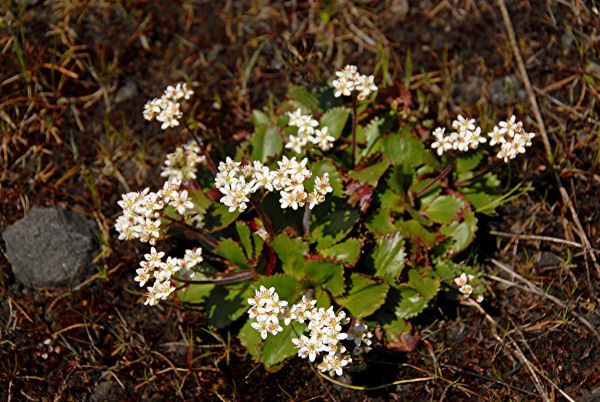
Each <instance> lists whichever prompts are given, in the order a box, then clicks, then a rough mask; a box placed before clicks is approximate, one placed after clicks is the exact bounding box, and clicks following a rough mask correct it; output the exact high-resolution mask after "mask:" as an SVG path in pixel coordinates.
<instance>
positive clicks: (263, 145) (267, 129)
mask: <svg viewBox="0 0 600 402" xmlns="http://www.w3.org/2000/svg"><path fill="white" fill-rule="evenodd" d="M250 144H251V145H252V152H251V153H250V158H252V160H255V161H256V160H258V161H260V162H262V163H264V162H266V161H267V159H268V158H269V157H270V156H272V155H276V154H279V153H280V152H281V149H282V146H283V144H282V141H281V135H280V134H279V131H277V127H274V126H271V125H262V126H259V127H257V128H256V131H255V132H254V134H252V138H250Z"/></svg>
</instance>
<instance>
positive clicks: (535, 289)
mask: <svg viewBox="0 0 600 402" xmlns="http://www.w3.org/2000/svg"><path fill="white" fill-rule="evenodd" d="M492 264H494V265H495V266H496V267H498V268H500V269H501V270H503V271H504V272H506V273H508V274H509V275H511V276H514V277H515V278H517V279H518V280H520V281H521V282H523V283H524V284H525V285H526V286H519V285H518V284H515V283H512V282H508V281H505V280H504V283H507V284H510V285H513V286H518V287H519V288H521V289H524V290H529V291H531V292H532V293H535V294H536V295H538V296H541V297H543V298H546V299H548V300H550V301H552V302H553V303H555V304H556V305H558V306H559V307H560V308H563V309H568V308H569V306H568V305H567V303H565V302H563V301H561V300H560V299H558V298H556V297H554V296H552V295H551V294H548V293H546V292H544V291H543V290H542V289H540V288H539V287H537V286H536V285H534V284H533V283H532V282H531V281H529V280H527V279H526V278H524V277H523V276H521V275H519V274H518V273H517V272H515V271H514V270H512V269H510V268H509V267H507V266H506V265H504V264H502V263H501V262H500V261H498V260H495V259H492ZM490 278H491V279H494V280H499V279H500V280H501V281H502V278H497V277H495V276H493V275H490ZM571 314H573V315H574V316H575V317H576V318H577V319H578V320H579V321H580V322H581V323H582V324H583V325H585V326H586V327H587V328H588V329H589V330H590V331H591V332H592V334H594V336H595V337H596V338H597V339H598V340H599V341H600V333H599V332H598V330H597V329H596V328H594V326H593V325H592V324H591V323H590V322H589V321H588V320H586V319H585V318H584V317H583V316H581V315H580V314H578V313H577V312H575V311H573V310H571Z"/></svg>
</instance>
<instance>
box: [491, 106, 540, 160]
mask: <svg viewBox="0 0 600 402" xmlns="http://www.w3.org/2000/svg"><path fill="white" fill-rule="evenodd" d="M515 120H516V118H515V116H511V117H510V119H508V120H507V121H501V122H500V123H498V125H497V126H494V129H493V130H492V132H491V133H488V135H489V136H490V145H495V144H498V145H500V152H498V154H497V155H496V156H497V157H498V158H499V159H502V160H503V161H504V162H508V161H509V160H510V159H514V158H516V156H517V155H518V154H524V153H525V148H526V147H530V146H531V140H532V139H533V138H534V137H535V133H527V132H526V131H525V130H524V129H523V122H520V121H519V122H515Z"/></svg>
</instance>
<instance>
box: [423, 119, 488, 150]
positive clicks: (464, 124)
mask: <svg viewBox="0 0 600 402" xmlns="http://www.w3.org/2000/svg"><path fill="white" fill-rule="evenodd" d="M452 128H453V129H455V130H456V131H455V132H452V133H450V135H448V136H444V132H445V129H444V128H441V127H438V128H436V129H435V130H434V131H433V136H434V137H435V139H436V140H435V142H434V143H433V144H431V148H433V149H436V148H437V153H438V155H440V156H441V155H442V154H443V153H444V151H450V150H454V151H460V152H466V151H468V150H469V149H477V147H478V146H479V144H482V143H484V142H486V141H487V138H485V137H482V136H481V127H476V126H475V119H465V118H464V117H463V116H460V115H459V116H458V118H457V120H454V121H453V122H452Z"/></svg>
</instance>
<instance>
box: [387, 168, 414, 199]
mask: <svg viewBox="0 0 600 402" xmlns="http://www.w3.org/2000/svg"><path fill="white" fill-rule="evenodd" d="M388 172H389V173H388V176H387V179H386V182H387V184H388V186H389V187H390V188H391V189H392V190H394V191H395V192H396V193H398V194H402V193H406V190H408V189H409V187H410V186H411V185H412V183H413V181H414V180H415V169H414V168H413V167H412V166H409V165H399V166H392V167H391V168H390V169H389V170H388Z"/></svg>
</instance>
